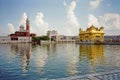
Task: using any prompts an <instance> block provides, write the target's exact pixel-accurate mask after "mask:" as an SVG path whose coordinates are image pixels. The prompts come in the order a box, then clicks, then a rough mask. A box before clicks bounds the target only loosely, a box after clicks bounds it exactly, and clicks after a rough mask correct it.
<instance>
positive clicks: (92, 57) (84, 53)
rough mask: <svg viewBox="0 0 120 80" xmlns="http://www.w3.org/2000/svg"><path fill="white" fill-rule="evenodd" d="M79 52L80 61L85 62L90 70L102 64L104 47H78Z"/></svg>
mask: <svg viewBox="0 0 120 80" xmlns="http://www.w3.org/2000/svg"><path fill="white" fill-rule="evenodd" d="M79 51H80V54H79V57H80V61H83V62H84V60H87V63H88V66H89V67H90V68H91V69H93V68H94V69H95V67H97V65H100V64H104V45H80V47H79Z"/></svg>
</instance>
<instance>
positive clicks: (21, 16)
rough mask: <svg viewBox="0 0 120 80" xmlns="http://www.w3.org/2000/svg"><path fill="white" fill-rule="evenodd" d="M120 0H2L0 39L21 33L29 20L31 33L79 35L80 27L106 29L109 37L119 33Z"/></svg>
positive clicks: (0, 0)
mask: <svg viewBox="0 0 120 80" xmlns="http://www.w3.org/2000/svg"><path fill="white" fill-rule="evenodd" d="M119 3H120V0H0V36H2V35H7V34H9V33H13V32H14V31H16V30H19V26H20V25H24V24H25V19H26V16H28V17H29V19H30V25H31V32H34V33H36V34H37V35H45V34H46V32H47V30H57V31H58V33H59V34H63V35H78V34H79V32H78V31H79V28H82V29H84V30H85V29H86V28H87V27H89V26H90V25H92V24H93V25H95V26H97V27H100V26H104V27H105V34H106V35H116V34H120V5H119Z"/></svg>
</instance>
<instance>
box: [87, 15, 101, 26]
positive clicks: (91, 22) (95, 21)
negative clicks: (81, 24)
mask: <svg viewBox="0 0 120 80" xmlns="http://www.w3.org/2000/svg"><path fill="white" fill-rule="evenodd" d="M91 25H94V26H96V27H99V26H100V24H99V21H98V19H97V18H96V17H95V16H94V15H93V14H89V16H88V27H90V26H91Z"/></svg>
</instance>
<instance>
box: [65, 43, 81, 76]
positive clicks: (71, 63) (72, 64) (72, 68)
mask: <svg viewBox="0 0 120 80" xmlns="http://www.w3.org/2000/svg"><path fill="white" fill-rule="evenodd" d="M71 46H75V44H66V48H65V49H66V57H68V58H67V59H68V62H67V72H68V73H69V74H70V75H75V74H77V73H78V69H77V63H78V62H79V57H78V56H79V53H77V51H76V50H77V48H73V47H71Z"/></svg>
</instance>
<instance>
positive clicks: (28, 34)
mask: <svg viewBox="0 0 120 80" xmlns="http://www.w3.org/2000/svg"><path fill="white" fill-rule="evenodd" d="M26 36H27V37H29V36H30V21H29V19H28V18H27V19H26Z"/></svg>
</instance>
